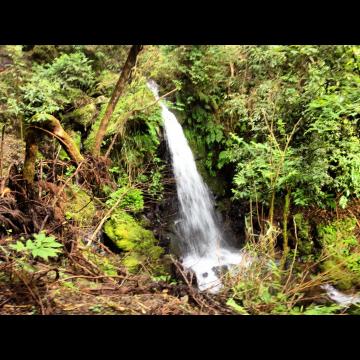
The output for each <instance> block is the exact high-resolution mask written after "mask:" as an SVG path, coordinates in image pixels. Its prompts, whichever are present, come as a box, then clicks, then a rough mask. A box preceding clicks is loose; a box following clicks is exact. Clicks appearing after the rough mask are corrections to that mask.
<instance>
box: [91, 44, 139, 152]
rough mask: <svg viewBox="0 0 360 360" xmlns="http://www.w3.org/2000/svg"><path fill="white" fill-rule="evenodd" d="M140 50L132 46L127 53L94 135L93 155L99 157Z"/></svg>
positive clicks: (137, 46)
mask: <svg viewBox="0 0 360 360" xmlns="http://www.w3.org/2000/svg"><path fill="white" fill-rule="evenodd" d="M141 49H142V45H133V46H132V47H131V49H130V51H129V54H128V57H127V59H126V62H125V65H124V67H123V69H122V71H121V74H120V77H119V80H118V82H117V83H116V86H115V89H114V91H113V93H112V95H111V99H110V101H109V104H108V106H107V108H106V111H105V114H104V117H103V118H102V119H101V122H100V126H99V130H98V132H97V134H96V138H95V145H94V148H93V155H95V156H99V155H100V148H101V143H102V142H103V139H104V137H105V134H106V129H107V126H108V124H109V120H110V118H111V115H112V113H113V112H114V109H115V106H116V104H117V102H118V101H119V98H120V96H121V95H122V93H123V91H124V88H125V86H126V83H127V82H128V81H129V80H130V79H131V70H132V69H133V67H134V66H135V64H136V59H137V56H138V54H139V52H140V51H141Z"/></svg>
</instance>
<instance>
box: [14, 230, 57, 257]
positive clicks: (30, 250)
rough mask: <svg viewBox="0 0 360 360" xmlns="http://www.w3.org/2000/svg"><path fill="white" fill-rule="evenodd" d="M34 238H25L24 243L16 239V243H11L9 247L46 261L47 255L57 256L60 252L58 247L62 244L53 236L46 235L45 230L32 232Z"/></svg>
mask: <svg viewBox="0 0 360 360" xmlns="http://www.w3.org/2000/svg"><path fill="white" fill-rule="evenodd" d="M33 237H34V240H30V239H29V240H27V241H26V243H25V244H24V243H23V242H21V241H17V242H16V244H11V245H10V248H11V249H13V250H15V251H17V252H19V253H24V254H26V255H31V256H32V257H34V258H36V257H40V258H42V259H44V260H45V261H48V259H49V257H57V256H58V254H59V253H61V250H60V248H61V247H62V246H63V245H62V244H60V243H59V242H57V241H56V239H55V237H54V236H47V235H46V233H45V232H40V233H38V234H33Z"/></svg>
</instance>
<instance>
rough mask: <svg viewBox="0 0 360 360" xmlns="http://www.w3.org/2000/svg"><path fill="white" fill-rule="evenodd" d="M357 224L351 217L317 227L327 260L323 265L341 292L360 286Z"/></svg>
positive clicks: (359, 251)
mask: <svg viewBox="0 0 360 360" xmlns="http://www.w3.org/2000/svg"><path fill="white" fill-rule="evenodd" d="M356 227H357V222H356V219H355V218H352V217H349V218H345V219H341V220H336V221H334V222H332V223H330V224H320V225H318V227H317V232H318V236H319V240H320V242H321V244H322V247H323V250H324V252H325V255H327V256H328V258H327V260H326V261H324V262H323V263H322V265H321V268H322V270H324V271H329V275H330V277H331V278H332V280H333V281H334V282H335V283H336V285H337V286H338V287H339V288H340V289H341V290H348V289H350V288H351V287H353V286H356V287H359V286H360V245H359V241H358V239H357V237H356V234H355V231H356Z"/></svg>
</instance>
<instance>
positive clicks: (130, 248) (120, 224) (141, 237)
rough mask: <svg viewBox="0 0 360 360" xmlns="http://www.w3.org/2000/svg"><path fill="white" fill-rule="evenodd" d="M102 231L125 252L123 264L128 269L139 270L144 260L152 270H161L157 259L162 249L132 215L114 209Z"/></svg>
mask: <svg viewBox="0 0 360 360" xmlns="http://www.w3.org/2000/svg"><path fill="white" fill-rule="evenodd" d="M104 232H105V234H106V235H107V236H108V237H109V238H110V240H111V241H112V242H113V243H114V244H115V245H116V246H117V247H118V248H119V249H121V250H123V251H124V252H126V255H125V257H124V259H123V264H124V265H125V266H126V267H127V268H128V269H129V271H131V272H134V271H137V270H139V268H140V265H141V264H143V263H145V262H146V264H147V265H148V266H150V267H151V268H152V270H154V271H156V272H158V271H161V265H160V264H159V262H158V260H159V258H160V256H161V255H162V254H163V253H164V249H162V248H161V247H160V246H158V245H157V243H158V241H157V240H156V239H155V237H154V235H153V233H152V232H151V231H150V230H147V229H144V228H143V227H142V226H141V225H140V224H139V223H138V222H137V221H136V220H135V219H134V218H133V217H132V216H130V215H129V214H127V213H126V212H124V211H121V210H118V211H116V212H115V213H114V214H113V215H112V216H111V218H110V220H108V221H107V222H106V223H105V225H104ZM149 264H150V265H149Z"/></svg>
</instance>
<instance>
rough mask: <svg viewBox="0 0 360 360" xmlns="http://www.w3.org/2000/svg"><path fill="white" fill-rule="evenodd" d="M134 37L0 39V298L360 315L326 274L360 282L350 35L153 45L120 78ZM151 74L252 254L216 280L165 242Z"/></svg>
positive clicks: (38, 307)
mask: <svg viewBox="0 0 360 360" xmlns="http://www.w3.org/2000/svg"><path fill="white" fill-rule="evenodd" d="M131 49H133V47H131V46H95V45H91V46H90V45H74V46H45V45H35V46H21V45H19V46H2V47H1V48H0V109H1V112H0V121H1V123H2V126H3V133H2V143H1V150H0V151H1V154H0V158H1V166H0V168H1V169H0V171H1V174H0V176H1V189H0V190H1V191H0V192H1V198H0V232H1V239H0V288H1V289H2V290H3V291H1V292H2V293H3V294H4V298H1V297H0V312H3V313H18V312H21V311H23V310H21V309H22V308H25V310H24V311H25V312H27V313H43V314H49V313H74V312H75V313H76V312H80V313H154V314H155V313H161V314H167V313H169V314H173V313H174V314H175V313H179V314H180V313H192V314H195V313H211V314H212V313H240V314H334V313H352V314H356V313H357V312H358V307H357V306H356V305H351V306H350V305H349V306H341V305H338V304H334V303H332V302H331V301H329V299H328V298H327V297H326V295H325V294H324V291H323V290H321V287H320V285H322V284H326V283H330V284H333V285H335V286H336V287H337V288H338V289H341V290H342V291H346V292H349V293H355V292H357V291H358V289H359V288H360V246H359V234H360V232H359V230H360V223H359V216H360V211H359V209H360V208H359V197H360V138H359V135H360V132H359V131H360V127H359V126H360V125H359V118H360V56H359V55H360V47H358V46H313V45H312V46H298V45H293V46H224V45H222V46H220V45H219V46H215V45H206V46H205V45H201V46H200V45H197V46H150V45H147V46H144V47H143V49H138V51H139V53H138V54H136V56H137V57H136V56H135V58H134V59H133V60H134V61H135V66H133V67H132V68H131V71H130V73H129V74H128V75H127V76H126V79H125V77H124V71H125V69H126V65H124V64H125V63H126V62H128V61H129V58H130V55H129V54H130V51H131ZM127 59H128V60H127ZM130 60H131V59H130ZM121 74H122V75H121ZM119 76H120V80H121V76H123V77H124V78H123V80H124V89H122V90H121V89H120V90H121V95H119V99H118V101H115V102H114V107H113V109H112V111H111V112H109V104H111V102H112V100H113V98H114V93H115V92H116V91H114V89H115V90H116V89H117V88H118V87H119V85H118V84H119V82H120V80H119ZM150 78H151V79H154V80H155V81H156V82H157V83H158V84H159V85H160V92H161V94H160V95H164V94H167V93H169V95H168V96H167V97H166V98H165V99H164V101H165V102H166V103H167V104H168V106H169V107H170V108H171V109H172V110H173V111H174V112H175V113H176V115H177V117H178V119H180V121H181V123H182V126H183V128H184V130H185V133H186V136H187V139H188V141H189V144H190V146H191V148H192V150H193V152H194V153H195V155H196V161H197V167H198V170H199V171H200V172H201V174H202V176H203V177H204V179H205V182H206V183H207V184H208V185H209V187H210V188H211V190H212V191H213V193H214V194H215V197H216V203H217V209H218V210H219V212H221V213H222V215H223V218H224V222H225V223H226V226H227V227H228V228H229V229H230V231H231V233H232V234H233V237H234V238H235V239H236V241H237V243H241V245H242V246H243V247H244V248H245V249H246V250H247V251H248V253H249V254H252V255H254V256H256V259H257V261H255V262H254V263H253V264H252V265H251V266H250V268H249V269H248V270H246V272H240V273H239V274H238V275H236V276H229V275H228V274H225V275H224V280H223V282H224V284H225V286H224V289H223V290H222V291H221V293H219V294H217V295H214V296H212V295H211V296H210V295H208V294H201V293H199V292H198V291H197V290H196V286H195V284H194V283H192V280H191V279H192V278H191V275H190V274H186V273H184V271H183V269H182V268H181V265H180V263H179V262H178V260H176V256H177V255H178V254H176V251H173V250H174V249H173V248H172V244H170V242H169V236H168V234H169V227H170V226H169V223H170V222H171V217H170V215H169V209H170V208H172V209H173V208H176V206H175V205H174V203H176V192H175V187H174V180H173V177H172V173H171V164H170V160H169V156H168V154H167V151H166V145H165V140H164V137H163V131H162V119H161V112H160V108H159V106H158V104H157V102H156V101H155V99H154V97H153V95H152V93H151V92H150V90H149V89H148V87H147V80H148V79H150ZM119 94H120V92H119ZM106 114H110V117H109V122H108V124H107V126H106V129H105V130H106V131H105V133H104V134H103V138H101V150H100V155H99V154H98V153H97V152H96V150H94V149H95V148H96V141H97V140H96V139H98V138H99V129H101V127H102V125H103V119H104V118H105V117H106V116H105V115H106ZM24 159H25V160H24ZM169 204H170V205H169ZM169 217H170V219H169ZM52 274H54V275H52ZM110 287H111V289H112V290H109V288H110ZM106 289H108V290H107V291H108V292H106ZM91 294H96V295H98V297H97V298H96V299H94V298H93V297H92V295H91ZM115 299H116V300H115ZM149 299H153V300H152V301H153V303H152V302H151V301H150V300H149ZM154 299H155V300H156V301H155V300H154ZM139 302H140V304H141V305H140V307H139V305H138V303H139ZM69 303H71V304H72V306H70V305H69ZM76 303H81V304H82V306H79V307H76Z"/></svg>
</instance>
